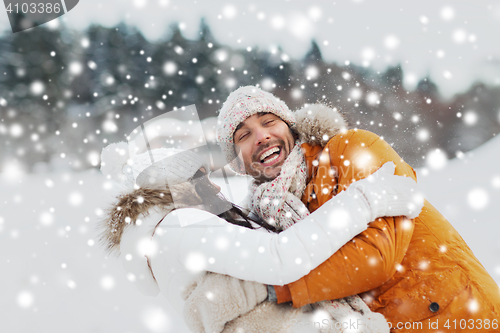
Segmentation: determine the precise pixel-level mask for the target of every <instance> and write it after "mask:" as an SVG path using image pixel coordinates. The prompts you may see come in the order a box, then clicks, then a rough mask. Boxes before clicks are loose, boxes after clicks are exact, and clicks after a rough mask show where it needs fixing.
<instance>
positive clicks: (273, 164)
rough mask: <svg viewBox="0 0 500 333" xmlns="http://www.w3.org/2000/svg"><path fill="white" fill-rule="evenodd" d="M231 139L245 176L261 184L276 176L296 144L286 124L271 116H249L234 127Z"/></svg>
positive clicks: (269, 114)
mask: <svg viewBox="0 0 500 333" xmlns="http://www.w3.org/2000/svg"><path fill="white" fill-rule="evenodd" d="M233 139H234V143H235V145H236V146H237V147H236V152H237V153H239V154H241V156H242V157H243V163H244V165H245V170H246V173H247V174H248V175H250V176H252V177H254V178H255V179H257V180H259V181H263V182H264V181H269V180H272V179H274V178H276V176H278V175H279V173H280V171H281V166H282V165H283V163H284V162H285V159H286V158H287V157H288V155H289V154H290V151H291V150H292V149H293V146H294V142H295V139H294V137H293V135H292V131H291V130H290V128H289V127H288V125H287V124H286V123H285V122H284V121H283V120H281V118H279V117H278V116H276V115H274V114H272V113H257V114H254V115H253V116H251V117H248V118H247V119H246V120H245V121H244V122H242V123H241V124H240V125H239V126H238V127H237V128H236V131H235V132H234V136H233ZM240 151H241V152H240Z"/></svg>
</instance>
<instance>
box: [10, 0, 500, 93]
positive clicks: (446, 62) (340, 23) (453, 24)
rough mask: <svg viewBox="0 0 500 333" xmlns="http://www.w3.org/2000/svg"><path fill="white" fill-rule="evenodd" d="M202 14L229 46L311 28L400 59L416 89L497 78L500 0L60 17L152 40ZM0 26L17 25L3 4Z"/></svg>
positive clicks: (370, 53) (173, 8)
mask: <svg viewBox="0 0 500 333" xmlns="http://www.w3.org/2000/svg"><path fill="white" fill-rule="evenodd" d="M201 17H205V18H206V21H207V23H208V24H209V25H210V27H211V28H212V31H213V33H214V35H215V38H216V39H217V40H218V41H220V42H221V43H223V44H228V45H231V46H240V47H242V48H246V47H248V46H250V47H254V46H256V45H258V46H259V47H260V48H268V49H272V48H273V47H276V46H277V45H280V46H281V47H282V48H283V50H284V51H285V52H286V53H287V54H288V55H289V56H290V57H292V58H300V57H303V56H304V54H305V52H306V51H307V50H308V49H309V48H310V41H311V39H312V38H314V39H316V41H317V42H318V44H319V45H320V47H321V51H322V53H323V57H324V58H325V59H326V60H329V61H336V62H338V63H345V61H350V62H352V63H355V64H358V65H364V66H370V67H372V68H374V69H376V70H383V69H385V68H386V67H387V65H389V64H397V63H401V64H402V65H403V68H404V71H405V85H406V87H407V88H409V89H411V88H413V87H414V85H415V84H416V82H417V81H418V80H419V79H420V78H422V77H424V76H426V75H430V76H431V78H432V79H433V80H434V81H436V82H437V83H438V86H439V88H440V90H441V92H442V93H443V94H444V95H445V96H448V97H449V96H451V94H453V93H455V92H460V91H464V90H466V89H467V88H468V87H469V86H470V85H471V84H472V83H473V81H474V80H478V79H480V80H482V81H484V82H487V83H490V84H495V85H500V61H499V60H500V43H499V42H498V39H499V37H498V35H499V32H500V2H498V1H489V0H469V1H456V0H454V1H440V0H418V1H416V0H415V1H400V0H377V1H375V0H339V1H278V0H274V1H269V0H268V1H265V2H264V1H213V0H210V1H208V0H207V1H200V0H198V1H193V0H187V1H186V0H81V1H80V3H79V4H78V5H77V6H76V7H75V8H74V9H73V10H72V11H70V12H69V13H68V14H66V15H65V16H63V17H61V18H60V19H61V20H64V21H65V23H66V25H68V26H70V27H72V28H77V29H84V28H86V27H87V26H88V25H89V24H90V23H99V24H102V25H104V26H113V25H115V24H117V23H118V22H120V21H122V20H123V21H125V22H128V23H130V24H134V25H136V26H138V27H139V28H140V29H141V30H142V31H143V33H144V35H145V36H146V37H147V38H149V39H150V40H153V41H154V40H157V39H160V38H162V37H165V36H166V35H167V34H168V26H169V25H170V24H172V23H173V22H178V23H180V25H181V28H182V29H183V32H184V34H185V36H186V37H187V38H196V37H197V33H198V28H199V23H200V18H201ZM49 24H50V23H49ZM0 28H1V29H2V30H4V31H6V33H11V32H10V26H9V23H8V19H7V15H6V13H5V14H3V15H0ZM35 29H36V28H35ZM21 33H22V32H21Z"/></svg>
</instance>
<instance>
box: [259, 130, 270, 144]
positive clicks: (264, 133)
mask: <svg viewBox="0 0 500 333" xmlns="http://www.w3.org/2000/svg"><path fill="white" fill-rule="evenodd" d="M269 140H271V134H270V133H269V131H268V130H267V129H265V128H260V129H258V130H257V131H256V136H255V144H256V145H257V146H258V145H261V144H265V143H267V142H268V141H269Z"/></svg>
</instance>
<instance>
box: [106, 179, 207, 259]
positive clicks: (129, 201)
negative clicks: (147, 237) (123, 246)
mask: <svg viewBox="0 0 500 333" xmlns="http://www.w3.org/2000/svg"><path fill="white" fill-rule="evenodd" d="M174 187H175V193H176V194H177V193H179V194H178V195H182V197H179V198H177V197H176V198H175V204H174V201H173V198H172V194H171V192H170V191H169V190H168V189H154V188H138V189H135V190H133V191H132V192H129V193H125V194H123V195H120V196H118V198H117V201H116V202H115V203H113V204H112V205H111V207H109V208H108V209H107V210H106V211H105V214H104V218H103V220H102V221H101V222H100V223H99V226H98V228H99V229H101V234H100V237H99V242H100V243H101V245H102V246H104V248H105V250H106V252H108V253H109V254H120V241H121V238H122V235H123V232H124V231H125V230H126V229H127V228H128V227H129V226H131V225H136V224H137V225H140V223H141V222H139V221H140V220H139V219H138V217H139V216H140V215H141V214H142V215H143V216H144V217H145V216H148V215H149V214H150V213H151V210H152V209H154V210H156V211H163V212H165V215H166V214H168V213H169V212H171V211H172V210H174V209H175V208H183V207H192V206H196V205H200V204H201V203H202V200H201V198H200V197H199V196H198V195H197V194H196V191H195V190H194V188H193V186H192V185H191V184H189V183H182V184H177V185H174ZM180 203H182V204H180Z"/></svg>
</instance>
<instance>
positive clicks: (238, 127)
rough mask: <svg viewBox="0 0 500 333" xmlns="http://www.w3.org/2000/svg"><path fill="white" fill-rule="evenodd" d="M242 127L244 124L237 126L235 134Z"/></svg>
mask: <svg viewBox="0 0 500 333" xmlns="http://www.w3.org/2000/svg"><path fill="white" fill-rule="evenodd" d="M242 126H243V122H241V123H239V124H238V126H236V129H235V130H234V133H236V132H237V131H238V130H239V129H240V128H241V127H242Z"/></svg>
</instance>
